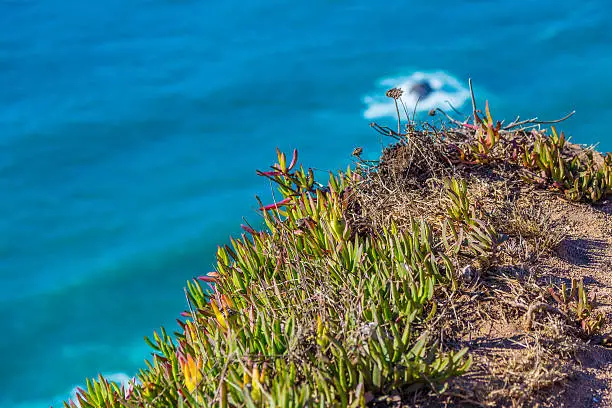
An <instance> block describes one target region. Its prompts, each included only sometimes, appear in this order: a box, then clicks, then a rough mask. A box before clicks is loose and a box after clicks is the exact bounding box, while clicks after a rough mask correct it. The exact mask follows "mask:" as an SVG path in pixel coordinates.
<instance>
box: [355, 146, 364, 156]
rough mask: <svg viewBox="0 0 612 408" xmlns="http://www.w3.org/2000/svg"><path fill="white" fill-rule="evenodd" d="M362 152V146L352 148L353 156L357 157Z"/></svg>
mask: <svg viewBox="0 0 612 408" xmlns="http://www.w3.org/2000/svg"><path fill="white" fill-rule="evenodd" d="M362 152H363V148H362V147H356V148H354V149H353V156H355V157H359V156H361V153H362Z"/></svg>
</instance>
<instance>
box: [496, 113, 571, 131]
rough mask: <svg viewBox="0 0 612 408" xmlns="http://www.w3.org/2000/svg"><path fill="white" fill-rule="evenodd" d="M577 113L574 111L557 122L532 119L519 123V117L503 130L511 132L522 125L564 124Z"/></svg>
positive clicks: (556, 120)
mask: <svg viewBox="0 0 612 408" xmlns="http://www.w3.org/2000/svg"><path fill="white" fill-rule="evenodd" d="M575 113H576V111H575V110H573V111H571V112H570V113H568V114H567V115H565V116H564V117H562V118H561V119H555V120H538V118H532V119H526V120H521V121H519V117H518V116H517V117H516V119H515V120H514V122H512V123H510V124H509V125H507V126H504V128H503V130H510V129H512V128H515V127H517V126H522V125H527V124H533V125H550V124H553V123H559V122H563V121H564V120H567V119H569V118H571V117H572V116H574V114H575Z"/></svg>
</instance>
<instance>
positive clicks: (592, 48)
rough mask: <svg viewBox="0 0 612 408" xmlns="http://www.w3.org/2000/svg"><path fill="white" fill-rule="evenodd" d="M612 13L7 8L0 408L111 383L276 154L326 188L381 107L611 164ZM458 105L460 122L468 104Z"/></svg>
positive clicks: (178, 4)
mask: <svg viewBox="0 0 612 408" xmlns="http://www.w3.org/2000/svg"><path fill="white" fill-rule="evenodd" d="M611 20H612V3H610V2H609V1H607V0H581V1H574V0H555V1H552V0H541V1H522V2H517V1H509V0H506V1H501V0H500V1H496V2H487V1H481V0H470V1H467V0H464V1H448V0H444V1H439V2H404V1H398V0H388V1H385V2H371V1H365V0H355V1H352V2H348V1H341V0H335V1H331V0H328V1H323V0H313V1H310V2H293V3H287V2H282V1H273V0H267V1H251V0H244V1H241V2H237V1H233V0H227V1H222V2H205V1H194V0H134V1H131V2H125V1H119V0H108V1H106V2H97V3H95V2H85V1H74V0H63V1H60V0H47V1H44V2H43V1H40V0H0V214H2V216H0V333H2V336H0V355H2V364H0V407H48V406H49V405H50V404H54V405H56V406H57V405H59V404H60V402H61V401H62V400H64V399H66V398H68V397H70V393H71V391H72V390H73V389H74V387H75V386H78V385H82V384H83V383H84V378H85V377H88V376H89V377H91V376H95V375H97V373H99V372H101V373H103V374H105V375H109V376H113V378H115V379H118V380H121V379H124V378H127V377H129V376H132V375H135V374H136V372H137V370H138V368H140V367H142V366H143V360H144V359H145V358H147V357H148V356H149V350H148V349H147V346H146V345H145V343H144V342H143V341H142V338H143V336H145V335H150V334H151V333H152V331H153V330H155V329H156V328H158V327H159V326H160V325H165V326H166V327H168V328H170V329H174V328H175V327H176V323H175V321H174V319H175V318H176V317H177V316H178V314H179V313H180V311H182V310H184V309H185V299H184V295H183V291H182V287H183V286H184V284H185V281H186V280H188V279H190V278H191V277H193V276H196V275H198V274H201V273H204V272H207V271H208V270H211V268H212V267H213V264H214V251H215V249H216V246H217V245H218V244H223V243H225V242H227V240H228V237H229V235H230V234H236V233H238V232H239V228H238V226H239V224H240V223H241V222H242V217H243V216H245V217H246V218H247V219H250V220H254V219H256V215H255V209H256V206H257V205H256V201H255V200H254V195H255V194H260V195H262V196H267V195H269V188H270V186H269V185H268V184H266V183H265V182H264V181H263V180H261V179H259V178H257V177H256V175H255V171H254V170H255V169H256V168H265V167H266V166H268V165H270V164H272V163H273V161H274V157H275V156H274V149H275V148H276V147H277V146H278V147H280V148H281V149H283V150H286V151H288V150H289V149H292V148H298V149H299V151H300V157H301V159H302V160H303V162H304V163H305V164H306V165H308V166H313V167H316V168H317V169H319V170H320V172H319V174H320V175H321V176H322V177H325V171H327V170H333V169H337V168H343V167H345V166H346V165H348V164H350V163H351V156H350V152H351V150H352V149H353V148H354V147H356V146H363V147H365V151H366V154H367V155H369V156H371V157H372V158H375V157H376V156H377V154H378V153H379V152H380V146H381V140H380V138H379V136H378V135H377V134H375V133H374V132H373V131H372V130H371V129H370V128H369V126H368V124H369V122H370V121H372V120H377V121H382V122H385V121H389V123H394V122H393V118H392V116H389V115H393V110H394V107H393V106H392V105H390V104H389V100H388V99H385V98H384V96H383V95H384V91H385V90H386V89H387V88H389V87H392V86H404V87H406V86H409V85H410V84H412V83H414V81H418V80H419V78H426V79H428V80H429V81H430V82H431V83H432V84H433V85H434V88H435V91H436V92H434V95H433V96H432V99H430V100H429V101H423V102H422V103H421V104H420V105H419V109H420V110H421V111H426V110H428V109H429V108H430V107H432V106H441V107H448V105H447V104H446V102H445V101H446V100H449V101H451V102H452V103H453V105H454V106H455V107H456V108H458V109H460V110H462V111H464V112H467V111H468V110H469V109H468V107H467V104H464V102H465V101H466V99H467V95H468V94H467V90H466V88H467V79H468V78H469V77H471V78H472V79H473V80H474V83H475V91H476V93H477V96H478V97H479V99H480V101H481V102H482V101H484V99H488V100H489V101H490V102H491V106H492V109H493V112H494V113H495V116H497V117H506V118H507V119H509V120H512V119H514V118H515V117H516V115H518V114H520V115H521V116H522V117H525V118H527V117H531V116H538V117H540V118H541V119H554V118H558V117H561V116H563V115H564V114H566V113H567V112H569V111H571V110H574V109H575V110H576V111H577V113H576V115H575V116H574V117H573V118H572V119H570V120H569V121H567V122H565V123H563V124H562V125H559V127H560V128H561V129H563V130H565V131H566V132H567V133H569V134H570V135H572V136H573V140H574V141H575V142H579V143H587V144H591V143H596V142H599V143H600V145H599V148H600V149H601V150H604V151H605V150H612V136H611V134H610V132H609V123H608V122H609V119H610V118H611V117H612V98H611V96H612V30H611V29H610V27H609V21H611ZM462 104H463V105H462Z"/></svg>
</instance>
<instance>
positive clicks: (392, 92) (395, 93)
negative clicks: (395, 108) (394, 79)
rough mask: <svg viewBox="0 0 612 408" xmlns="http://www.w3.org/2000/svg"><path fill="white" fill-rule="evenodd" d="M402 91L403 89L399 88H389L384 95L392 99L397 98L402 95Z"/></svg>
mask: <svg viewBox="0 0 612 408" xmlns="http://www.w3.org/2000/svg"><path fill="white" fill-rule="evenodd" d="M403 93H404V91H402V90H401V89H400V88H391V89H389V90H388V91H387V93H386V95H387V96H388V97H389V98H393V99H399V98H401V97H402V94H403Z"/></svg>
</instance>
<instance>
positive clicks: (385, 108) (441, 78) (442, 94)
mask: <svg viewBox="0 0 612 408" xmlns="http://www.w3.org/2000/svg"><path fill="white" fill-rule="evenodd" d="M423 82H427V83H428V84H429V85H430V86H431V88H432V92H431V93H430V94H429V95H427V96H426V97H425V98H421V100H419V99H418V95H416V94H415V93H411V92H410V89H411V88H412V87H413V86H414V85H417V84H420V83H423ZM390 88H400V89H402V90H403V91H404V93H403V95H402V101H403V102H404V104H405V105H406V108H407V109H408V112H409V113H412V111H413V110H414V109H415V106H416V111H417V112H427V111H430V110H432V109H435V108H443V109H444V108H446V109H448V108H449V106H448V104H449V103H450V104H451V105H452V106H453V107H455V108H459V107H461V105H463V104H464V103H465V102H466V101H467V100H468V99H469V97H470V92H469V90H468V89H467V88H466V87H465V86H462V85H461V83H459V81H457V79H455V78H453V77H452V76H450V75H449V74H447V73H445V72H442V71H436V72H415V73H413V74H412V75H410V76H400V77H392V78H383V79H381V80H380V81H379V82H378V86H377V89H376V91H374V92H372V93H371V94H369V95H366V96H365V97H364V98H363V101H364V103H365V104H366V105H367V108H366V110H365V112H364V114H363V116H364V117H365V118H366V119H377V118H382V117H387V116H391V117H395V116H396V115H397V112H396V109H395V103H394V102H393V99H391V98H389V97H387V96H385V91H387V90H388V89H390ZM402 111H403V108H401V107H400V112H402Z"/></svg>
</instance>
